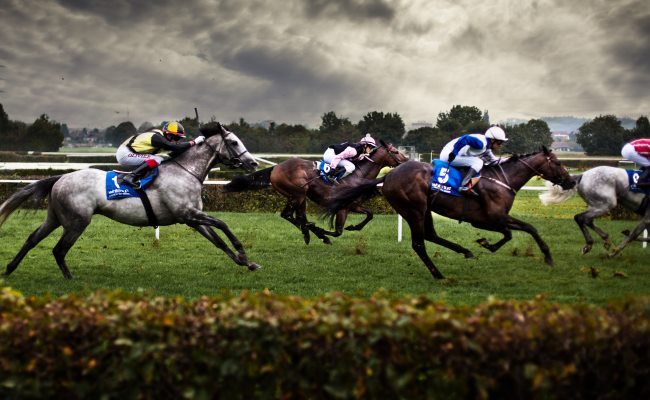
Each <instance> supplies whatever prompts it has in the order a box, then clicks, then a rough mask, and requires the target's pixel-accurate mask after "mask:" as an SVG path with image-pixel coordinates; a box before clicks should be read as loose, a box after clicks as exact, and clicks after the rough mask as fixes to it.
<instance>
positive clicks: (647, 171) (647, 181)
mask: <svg viewBox="0 0 650 400" xmlns="http://www.w3.org/2000/svg"><path fill="white" fill-rule="evenodd" d="M636 186H637V187H638V188H640V189H650V167H644V168H643V169H642V170H641V175H639V180H638V181H637V183H636Z"/></svg>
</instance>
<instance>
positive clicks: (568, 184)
mask: <svg viewBox="0 0 650 400" xmlns="http://www.w3.org/2000/svg"><path fill="white" fill-rule="evenodd" d="M575 186H576V182H575V181H574V180H573V179H570V180H568V181H562V182H560V187H562V189H564V190H569V189H573V188H574V187H575Z"/></svg>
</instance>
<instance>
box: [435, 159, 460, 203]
mask: <svg viewBox="0 0 650 400" xmlns="http://www.w3.org/2000/svg"><path fill="white" fill-rule="evenodd" d="M462 181H463V176H462V174H461V172H460V171H459V170H458V169H456V168H454V167H452V166H451V165H449V163H447V162H444V161H440V160H433V172H432V173H431V190H432V191H434V192H442V193H446V194H450V195H452V196H462V194H460V193H459V192H458V190H457V189H458V187H459V186H460V183H461V182H462Z"/></svg>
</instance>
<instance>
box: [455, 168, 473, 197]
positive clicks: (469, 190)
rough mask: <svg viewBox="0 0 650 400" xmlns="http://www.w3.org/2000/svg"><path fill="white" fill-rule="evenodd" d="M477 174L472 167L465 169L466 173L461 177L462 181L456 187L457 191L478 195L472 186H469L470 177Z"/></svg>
mask: <svg viewBox="0 0 650 400" xmlns="http://www.w3.org/2000/svg"><path fill="white" fill-rule="evenodd" d="M477 174H478V171H476V170H475V169H474V168H470V169H469V170H468V171H467V174H466V175H465V177H464V178H463V181H462V182H461V183H460V187H459V188H458V191H459V192H460V193H461V194H465V195H472V196H478V193H476V192H475V191H474V189H472V187H471V181H472V178H473V177H474V176H475V175H477Z"/></svg>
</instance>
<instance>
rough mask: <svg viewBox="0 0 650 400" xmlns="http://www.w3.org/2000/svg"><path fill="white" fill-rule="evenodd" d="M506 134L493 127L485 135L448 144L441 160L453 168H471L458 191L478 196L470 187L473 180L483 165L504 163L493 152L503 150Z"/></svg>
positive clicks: (459, 139)
mask: <svg viewBox="0 0 650 400" xmlns="http://www.w3.org/2000/svg"><path fill="white" fill-rule="evenodd" d="M507 140H508V139H507V138H506V133H505V132H504V131H503V129H501V128H499V127H498V126H493V127H491V128H490V129H488V130H487V131H485V134H480V133H472V134H466V135H463V136H461V137H458V138H456V139H454V140H452V141H451V142H449V143H447V145H445V147H444V148H443V149H442V151H441V152H440V160H441V161H445V162H448V163H449V164H450V165H451V166H453V167H469V171H467V174H466V175H465V177H464V178H463V181H462V182H461V187H459V188H458V191H459V192H461V193H464V194H468V193H469V194H472V195H477V193H476V192H474V191H473V190H472V188H471V186H469V183H470V181H471V179H472V178H473V177H474V176H476V175H478V173H479V172H480V171H481V169H483V165H486V164H487V165H490V164H498V163H500V162H502V160H501V159H500V158H497V157H496V156H495V155H494V153H493V152H492V151H493V150H499V149H501V146H502V145H503V143H504V142H505V141H507Z"/></svg>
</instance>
